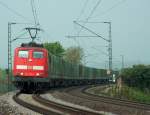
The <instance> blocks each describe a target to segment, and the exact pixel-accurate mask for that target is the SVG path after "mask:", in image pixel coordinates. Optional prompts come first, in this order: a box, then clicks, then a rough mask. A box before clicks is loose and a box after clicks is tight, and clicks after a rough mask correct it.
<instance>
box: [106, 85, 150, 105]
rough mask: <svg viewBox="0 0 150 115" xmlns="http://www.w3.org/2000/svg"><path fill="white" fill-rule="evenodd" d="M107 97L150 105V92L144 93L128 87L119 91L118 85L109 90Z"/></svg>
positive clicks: (123, 87)
mask: <svg viewBox="0 0 150 115" xmlns="http://www.w3.org/2000/svg"><path fill="white" fill-rule="evenodd" d="M107 95H109V96H112V97H116V98H121V99H128V100H132V101H138V102H144V103H149V104H150V92H149V93H144V92H142V91H141V90H139V89H138V88H132V87H128V86H126V85H124V86H122V88H121V89H119V88H118V87H117V86H116V85H115V86H113V87H112V88H110V89H109V90H108V92H107Z"/></svg>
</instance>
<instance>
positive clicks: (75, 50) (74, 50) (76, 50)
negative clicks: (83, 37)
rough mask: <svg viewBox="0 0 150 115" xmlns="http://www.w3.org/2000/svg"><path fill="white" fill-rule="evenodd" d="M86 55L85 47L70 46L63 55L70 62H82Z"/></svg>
mask: <svg viewBox="0 0 150 115" xmlns="http://www.w3.org/2000/svg"><path fill="white" fill-rule="evenodd" d="M83 56H84V52H83V49H82V48H80V47H70V48H68V49H67V50H66V52H65V55H64V56H63V58H64V60H66V61H68V62H70V63H76V64H81V61H82V58H83Z"/></svg>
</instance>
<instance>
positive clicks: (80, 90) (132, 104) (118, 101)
mask: <svg viewBox="0 0 150 115" xmlns="http://www.w3.org/2000/svg"><path fill="white" fill-rule="evenodd" d="M88 88H89V87H82V88H75V89H74V90H70V89H68V90H66V91H65V92H67V93H68V94H70V95H72V96H76V97H79V98H84V99H87V100H92V101H95V102H104V103H110V104H114V105H119V106H127V107H132V108H136V109H142V110H148V111H150V104H145V103H138V102H134V101H129V100H123V99H117V98H112V97H108V96H98V95H94V94H91V93H88V92H87V91H86V89H88ZM77 92H78V93H77Z"/></svg>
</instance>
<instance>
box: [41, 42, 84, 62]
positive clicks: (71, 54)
mask: <svg viewBox="0 0 150 115" xmlns="http://www.w3.org/2000/svg"><path fill="white" fill-rule="evenodd" d="M44 48H46V49H47V50H48V51H49V52H50V53H51V54H53V55H55V56H58V57H61V58H63V59H64V60H65V61H67V62H70V63H76V64H82V58H83V56H84V52H83V49H82V48H80V47H75V46H72V47H69V48H67V49H64V48H63V46H62V45H61V44H60V43H59V42H54V43H48V42H47V43H44Z"/></svg>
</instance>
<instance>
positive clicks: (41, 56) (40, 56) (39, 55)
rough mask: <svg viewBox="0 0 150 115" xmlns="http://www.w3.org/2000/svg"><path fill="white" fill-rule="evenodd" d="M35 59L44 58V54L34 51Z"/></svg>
mask: <svg viewBox="0 0 150 115" xmlns="http://www.w3.org/2000/svg"><path fill="white" fill-rule="evenodd" d="M33 58H43V52H40V51H34V52H33Z"/></svg>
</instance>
